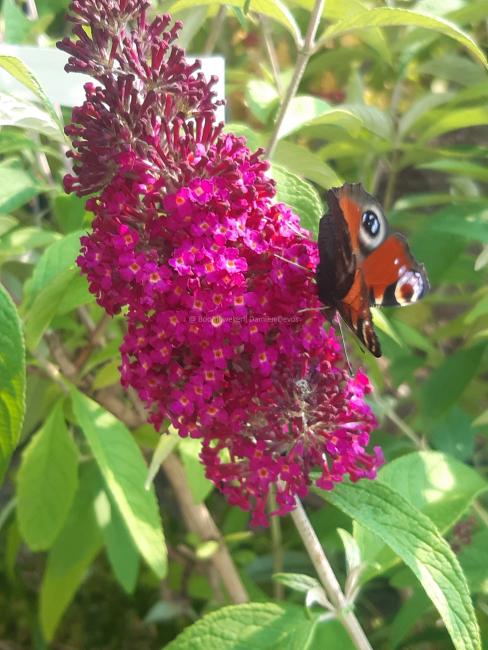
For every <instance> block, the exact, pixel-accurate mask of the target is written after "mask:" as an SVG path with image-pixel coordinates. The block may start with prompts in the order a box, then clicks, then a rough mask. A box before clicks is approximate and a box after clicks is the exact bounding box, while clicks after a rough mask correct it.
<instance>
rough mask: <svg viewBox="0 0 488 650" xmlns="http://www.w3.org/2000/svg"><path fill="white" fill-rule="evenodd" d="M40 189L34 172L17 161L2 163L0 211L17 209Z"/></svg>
mask: <svg viewBox="0 0 488 650" xmlns="http://www.w3.org/2000/svg"><path fill="white" fill-rule="evenodd" d="M40 191H41V187H40V186H39V184H38V183H37V181H36V180H35V179H34V177H33V176H32V174H31V173H30V172H27V171H25V170H24V169H22V167H20V166H19V165H18V164H17V163H13V164H12V163H10V162H9V163H7V164H2V165H0V213H3V214H5V213H8V212H13V211H14V210H17V209H18V208H20V207H22V206H23V205H24V204H25V203H27V201H30V200H31V199H32V198H33V197H34V196H37V194H39V192H40Z"/></svg>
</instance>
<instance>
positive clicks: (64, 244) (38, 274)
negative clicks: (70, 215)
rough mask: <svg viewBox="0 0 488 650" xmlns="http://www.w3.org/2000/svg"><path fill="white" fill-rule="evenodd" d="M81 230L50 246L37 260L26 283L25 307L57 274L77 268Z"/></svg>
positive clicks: (24, 307)
mask: <svg viewBox="0 0 488 650" xmlns="http://www.w3.org/2000/svg"><path fill="white" fill-rule="evenodd" d="M81 235H82V232H81V231H77V232H74V233H70V234H69V235H67V236H66V237H63V238H62V239H58V240H56V241H55V242H53V243H52V244H51V245H50V246H48V247H47V248H46V249H45V250H44V252H43V254H42V255H41V257H40V259H39V261H38V262H37V264H36V266H35V268H34V271H33V272H32V276H31V277H30V279H29V280H28V281H27V282H26V283H25V285H24V304H23V309H28V307H29V306H30V305H31V304H32V302H33V301H34V299H35V298H36V297H37V296H38V295H39V293H40V292H41V291H42V290H43V289H44V288H45V287H46V286H47V285H49V284H50V283H51V282H53V281H54V280H55V278H56V276H58V275H60V274H61V273H63V272H64V271H67V270H68V269H75V261H76V258H77V256H78V254H79V251H80V236H81Z"/></svg>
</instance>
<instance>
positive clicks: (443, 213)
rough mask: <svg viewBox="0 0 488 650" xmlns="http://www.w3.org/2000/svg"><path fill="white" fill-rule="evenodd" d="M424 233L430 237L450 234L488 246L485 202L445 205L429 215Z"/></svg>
mask: <svg viewBox="0 0 488 650" xmlns="http://www.w3.org/2000/svg"><path fill="white" fill-rule="evenodd" d="M425 231H427V232H429V231H430V234H431V235H432V236H435V233H439V232H442V233H452V234H453V235H459V236H461V237H464V238H465V239H471V240H477V241H480V242H482V243H484V244H488V204H487V202H486V201H479V202H476V203H472V204H468V205H461V204H456V203H451V204H450V205H446V206H445V207H443V208H441V209H440V210H439V211H438V212H435V213H434V214H432V215H430V217H429V221H428V223H427V224H426V226H425ZM425 231H424V233H423V236H424V237H425ZM436 254H438V251H437V250H436Z"/></svg>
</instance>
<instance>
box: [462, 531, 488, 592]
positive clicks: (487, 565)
mask: <svg viewBox="0 0 488 650" xmlns="http://www.w3.org/2000/svg"><path fill="white" fill-rule="evenodd" d="M459 562H460V563H461V566H462V567H463V570H464V573H465V575H466V578H467V579H468V582H469V586H470V588H471V591H472V592H473V593H483V594H488V530H487V529H486V528H485V529H484V530H481V531H479V532H477V533H475V534H474V535H473V538H472V539H471V541H470V543H469V544H468V545H466V546H464V547H463V548H462V549H461V551H460V553H459Z"/></svg>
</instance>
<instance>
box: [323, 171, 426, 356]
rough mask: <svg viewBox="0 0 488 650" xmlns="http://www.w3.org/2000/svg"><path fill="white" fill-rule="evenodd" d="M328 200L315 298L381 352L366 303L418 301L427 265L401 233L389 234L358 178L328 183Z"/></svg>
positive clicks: (372, 349) (377, 206)
mask: <svg viewBox="0 0 488 650" xmlns="http://www.w3.org/2000/svg"><path fill="white" fill-rule="evenodd" d="M327 204H328V208H329V210H328V212H327V214H325V215H324V216H323V217H322V219H321V220H320V225H319V238H318V248H319V259H320V262H319V264H318V267H317V287H318V294H319V298H320V300H321V301H322V302H323V303H324V305H326V306H327V307H329V308H331V309H334V310H336V311H338V312H339V314H340V315H341V316H342V318H343V320H344V321H345V322H346V324H347V325H348V326H349V327H350V328H351V330H352V331H353V332H354V334H355V335H356V336H357V337H358V339H359V340H360V341H361V342H362V343H364V345H365V346H366V347H367V348H368V350H369V351H370V352H371V353H372V354H374V356H375V357H380V356H381V346H380V343H379V341H378V336H377V335H376V332H375V330H374V327H373V319H372V316H371V309H370V307H371V306H385V307H390V306H394V305H402V306H403V305H409V304H411V303H414V302H416V301H417V300H420V298H422V296H424V295H425V294H426V292H427V291H428V290H429V281H428V279H427V274H426V271H425V267H424V266H423V264H420V263H419V262H417V261H416V260H415V258H414V257H413V256H412V254H411V253H410V250H409V248H408V244H407V241H406V239H405V238H404V237H403V236H402V235H400V234H397V233H394V234H389V226H388V222H387V220H386V217H385V214H384V212H383V209H382V207H381V205H380V204H379V202H378V201H377V200H376V199H375V198H374V196H371V194H368V193H367V192H366V191H365V189H364V188H363V186H362V185H361V184H360V183H357V184H348V183H346V184H345V185H343V186H342V187H334V188H332V189H331V190H329V191H328V192H327Z"/></svg>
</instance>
